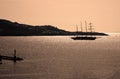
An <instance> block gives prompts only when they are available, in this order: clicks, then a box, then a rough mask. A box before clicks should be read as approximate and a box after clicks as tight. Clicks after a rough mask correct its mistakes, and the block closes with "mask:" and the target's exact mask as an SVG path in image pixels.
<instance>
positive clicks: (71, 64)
mask: <svg viewBox="0 0 120 79" xmlns="http://www.w3.org/2000/svg"><path fill="white" fill-rule="evenodd" d="M71 37H72V36H0V54H1V55H6V56H13V53H14V50H15V49H16V52H17V53H16V54H17V56H18V57H21V58H23V59H24V60H22V61H17V62H16V63H14V62H13V61H9V60H3V61H2V64H0V79H120V33H110V34H109V36H99V38H98V39H96V40H72V39H71Z"/></svg>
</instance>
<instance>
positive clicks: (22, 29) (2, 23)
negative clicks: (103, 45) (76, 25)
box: [0, 19, 107, 36]
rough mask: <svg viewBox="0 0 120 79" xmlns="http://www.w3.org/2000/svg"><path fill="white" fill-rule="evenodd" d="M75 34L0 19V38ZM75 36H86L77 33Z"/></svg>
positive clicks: (53, 27)
mask: <svg viewBox="0 0 120 79" xmlns="http://www.w3.org/2000/svg"><path fill="white" fill-rule="evenodd" d="M75 34H76V32H70V31H65V30H62V29H59V28H57V27H55V26H52V25H41V26H32V25H27V24H20V23H18V22H12V21H9V20H5V19H0V36H43V35H44V36H45V35H47V36H52V35H75ZM77 34H79V35H81V34H86V33H85V32H78V33H77ZM87 34H88V35H89V34H90V33H89V32H87ZM92 35H107V34H105V33H99V32H94V33H92Z"/></svg>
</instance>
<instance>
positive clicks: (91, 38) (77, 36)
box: [71, 21, 96, 40]
mask: <svg viewBox="0 0 120 79" xmlns="http://www.w3.org/2000/svg"><path fill="white" fill-rule="evenodd" d="M85 26H86V32H84V34H82V35H78V33H79V31H78V26H77V25H76V30H77V31H76V36H74V37H71V38H72V39H73V40H95V39H96V37H95V36H93V35H92V34H93V26H92V23H89V31H90V32H89V35H88V34H87V33H88V27H87V22H86V21H85ZM81 33H83V30H82V22H81Z"/></svg>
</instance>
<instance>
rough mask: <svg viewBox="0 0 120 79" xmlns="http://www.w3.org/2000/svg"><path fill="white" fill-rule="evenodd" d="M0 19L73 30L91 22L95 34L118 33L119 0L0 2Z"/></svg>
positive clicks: (22, 0)
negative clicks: (97, 32) (76, 26)
mask: <svg viewBox="0 0 120 79" xmlns="http://www.w3.org/2000/svg"><path fill="white" fill-rule="evenodd" d="M0 18H2V19H8V20H11V21H17V22H20V23H25V24H32V25H48V24H49V25H54V26H58V27H59V28H62V29H65V30H75V25H76V24H78V25H79V26H80V21H82V22H83V25H84V21H85V20H86V21H87V22H92V23H93V24H94V26H95V30H96V31H99V32H120V0H0Z"/></svg>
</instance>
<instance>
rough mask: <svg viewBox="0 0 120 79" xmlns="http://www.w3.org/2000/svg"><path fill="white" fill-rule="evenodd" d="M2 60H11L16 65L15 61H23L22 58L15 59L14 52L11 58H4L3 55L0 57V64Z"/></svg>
mask: <svg viewBox="0 0 120 79" xmlns="http://www.w3.org/2000/svg"><path fill="white" fill-rule="evenodd" d="M2 59H3V60H11V61H13V62H14V63H16V61H21V60H23V58H20V57H17V56H16V50H14V55H13V57H12V56H4V55H0V64H1V63H2Z"/></svg>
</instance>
